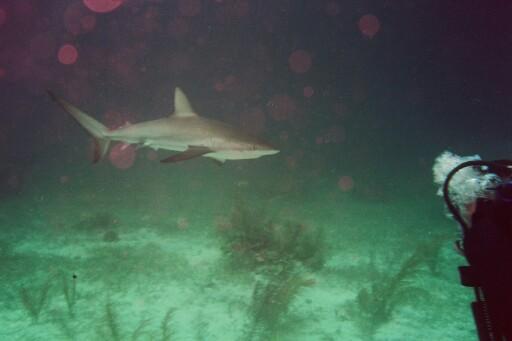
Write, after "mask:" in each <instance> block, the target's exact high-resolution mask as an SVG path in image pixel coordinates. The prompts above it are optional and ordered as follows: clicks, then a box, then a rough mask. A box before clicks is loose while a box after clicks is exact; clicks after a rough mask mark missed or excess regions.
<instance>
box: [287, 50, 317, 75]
mask: <svg viewBox="0 0 512 341" xmlns="http://www.w3.org/2000/svg"><path fill="white" fill-rule="evenodd" d="M288 64H289V65H290V69H291V70H292V71H293V72H295V73H305V72H308V71H309V69H310V68H311V65H312V59H311V55H310V54H309V52H307V51H304V50H296V51H294V52H293V53H292V54H291V55H290V57H289V58H288Z"/></svg>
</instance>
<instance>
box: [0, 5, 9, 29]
mask: <svg viewBox="0 0 512 341" xmlns="http://www.w3.org/2000/svg"><path fill="white" fill-rule="evenodd" d="M6 20H7V12H6V10H5V9H3V8H0V26H2V25H3V24H5V21H6Z"/></svg>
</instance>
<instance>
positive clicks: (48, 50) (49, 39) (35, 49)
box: [30, 32, 57, 59]
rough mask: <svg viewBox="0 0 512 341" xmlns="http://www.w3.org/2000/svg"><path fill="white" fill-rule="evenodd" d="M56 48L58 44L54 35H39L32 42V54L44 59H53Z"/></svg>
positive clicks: (47, 33) (44, 33) (46, 33)
mask: <svg viewBox="0 0 512 341" xmlns="http://www.w3.org/2000/svg"><path fill="white" fill-rule="evenodd" d="M56 47H57V42H56V40H55V38H54V36H53V34H51V33H49V32H43V33H39V34H37V35H35V36H34V37H33V38H32V39H31V40H30V54H31V55H33V56H38V57H40V58H42V59H45V58H51V57H52V56H53V55H54V53H55V50H56Z"/></svg>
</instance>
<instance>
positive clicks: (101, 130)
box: [48, 90, 110, 163]
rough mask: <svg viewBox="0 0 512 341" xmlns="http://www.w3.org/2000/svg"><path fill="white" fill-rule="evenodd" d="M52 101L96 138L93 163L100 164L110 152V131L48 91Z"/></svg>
mask: <svg viewBox="0 0 512 341" xmlns="http://www.w3.org/2000/svg"><path fill="white" fill-rule="evenodd" d="M48 94H49V95H50V97H51V99H52V100H54V101H55V102H57V103H58V104H59V105H60V106H61V107H62V108H64V110H66V111H67V112H68V113H69V114H71V116H73V118H74V119H75V120H77V122H78V123H80V125H81V126H82V127H84V128H85V130H87V131H88V132H89V133H90V134H91V135H92V136H93V137H94V143H95V146H94V159H93V162H94V163H96V162H98V161H99V160H100V159H101V158H103V157H104V156H105V154H106V153H107V151H108V147H109V144H110V139H109V138H108V137H107V136H106V135H107V132H108V129H107V127H105V126H104V125H103V124H101V123H100V122H98V121H96V120H95V119H94V118H92V117H91V116H89V115H87V114H86V113H84V112H83V111H81V110H80V109H78V108H77V107H75V106H74V105H72V104H71V103H69V102H67V101H65V100H63V99H61V98H59V97H57V96H55V95H54V94H53V93H52V92H51V91H49V90H48Z"/></svg>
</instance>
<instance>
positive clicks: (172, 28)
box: [168, 17, 190, 38]
mask: <svg viewBox="0 0 512 341" xmlns="http://www.w3.org/2000/svg"><path fill="white" fill-rule="evenodd" d="M168 30H169V33H170V34H171V35H172V36H173V37H174V38H179V37H182V36H184V35H185V34H187V33H188V32H189V31H190V27H189V24H188V21H187V19H184V18H181V17H178V18H175V19H173V20H172V21H171V22H170V23H169V27H168Z"/></svg>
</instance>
